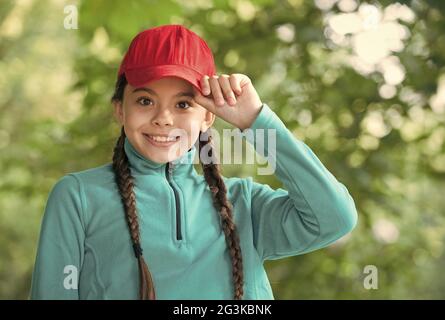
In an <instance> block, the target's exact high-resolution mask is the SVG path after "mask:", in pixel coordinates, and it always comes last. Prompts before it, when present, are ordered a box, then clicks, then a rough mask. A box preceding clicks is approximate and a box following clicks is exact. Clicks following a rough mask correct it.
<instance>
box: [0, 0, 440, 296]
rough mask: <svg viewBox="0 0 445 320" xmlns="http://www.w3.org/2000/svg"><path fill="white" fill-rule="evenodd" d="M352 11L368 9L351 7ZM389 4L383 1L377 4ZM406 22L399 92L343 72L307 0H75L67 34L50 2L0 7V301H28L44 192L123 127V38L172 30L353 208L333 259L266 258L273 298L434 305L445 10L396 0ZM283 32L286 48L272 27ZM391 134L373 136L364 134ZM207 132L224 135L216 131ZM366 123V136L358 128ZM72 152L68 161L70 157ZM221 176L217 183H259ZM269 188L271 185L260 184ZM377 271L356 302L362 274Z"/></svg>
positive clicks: (104, 154) (319, 15)
mask: <svg viewBox="0 0 445 320" xmlns="http://www.w3.org/2000/svg"><path fill="white" fill-rule="evenodd" d="M362 2H364V1H362ZM392 3H394V2H393V1H380V4H381V6H382V7H383V8H385V7H387V6H388V5H390V4H392ZM401 3H405V4H406V5H407V6H409V7H410V8H411V9H412V10H413V12H414V13H415V16H416V18H415V20H414V21H413V22H412V23H404V25H405V27H406V28H407V29H408V30H409V33H410V36H409V38H407V39H406V40H404V49H403V50H402V51H400V52H398V53H396V54H395V56H397V57H398V58H399V59H400V63H401V65H403V67H404V79H403V82H401V83H400V84H397V85H395V89H396V91H397V94H395V95H394V96H392V97H391V98H386V99H385V98H382V96H381V95H380V94H379V90H380V89H381V87H382V85H384V84H385V78H384V76H383V75H382V73H381V72H378V71H374V72H371V73H370V74H367V75H364V74H361V73H360V72H358V71H357V70H356V69H354V68H353V67H351V64H348V60H349V59H350V53H351V49H350V48H349V49H348V48H345V47H341V46H338V45H335V44H333V43H332V42H331V41H330V40H329V39H328V38H327V36H326V33H325V32H326V31H325V28H326V26H325V24H324V18H325V13H327V12H329V13H331V14H333V13H338V12H339V8H338V7H337V6H334V7H332V8H331V9H329V10H326V12H324V11H323V10H320V8H318V7H317V6H316V5H315V4H314V3H313V2H312V1H303V0H288V1H269V0H261V1H258V0H256V1H248V0H239V1H236V0H230V1H226V0H217V1H216V0H215V1H213V4H212V2H210V1H197V0H196V1H193V0H191V1H174V0H166V1H149V0H146V1H137V2H136V1H105V0H95V1H79V2H78V8H79V29H78V30H66V29H64V28H63V19H64V18H65V14H64V12H63V7H64V5H68V4H71V3H68V2H67V3H65V4H64V3H60V2H58V1H49V0H46V1H30V2H23V3H22V2H17V3H15V2H13V1H3V2H2V4H1V5H0V24H1V25H2V28H0V30H2V31H0V58H1V61H0V87H1V88H2V90H1V91H2V95H0V114H1V117H0V169H1V172H2V174H1V176H0V298H7V299H11V298H20V299H25V298H27V295H28V290H29V285H30V279H31V272H32V267H33V262H34V258H35V250H36V247H37V240H38V232H39V228H40V221H41V216H42V213H43V210H44V206H45V201H46V199H47V196H48V192H49V190H50V189H51V187H52V186H53V184H54V182H55V181H56V180H57V179H58V178H60V177H61V176H62V175H64V174H66V173H68V172H73V171H78V170H83V169H86V168H90V167H94V166H97V165H101V164H103V163H105V162H109V161H110V160H111V154H112V148H113V146H114V143H115V140H116V139H117V136H118V133H119V128H118V126H117V124H116V122H115V121H114V118H113V115H112V107H111V104H110V97H111V95H112V92H113V88H114V82H115V80H116V72H117V68H118V66H119V63H120V60H121V59H122V56H123V53H124V52H125V50H126V49H127V47H128V45H129V42H130V40H131V39H132V37H133V36H134V35H135V34H136V33H137V32H139V31H141V30H143V29H146V28H149V27H152V26H155V25H161V24H168V23H180V24H183V25H185V26H186V27H189V28H191V29H192V30H194V31H195V32H197V33H198V34H200V35H201V36H202V37H203V38H204V39H206V41H207V42H208V43H209V45H210V47H211V48H212V50H213V52H214V54H215V59H216V64H217V68H218V73H245V74H247V75H248V76H249V77H251V79H252V80H253V82H254V85H255V87H256V88H257V90H258V92H259V94H260V96H261V98H262V100H263V101H264V102H267V103H268V104H269V105H270V106H271V107H272V108H273V109H274V110H275V112H276V113H277V114H278V115H279V116H280V118H281V119H283V121H284V122H285V123H286V125H287V126H288V128H289V129H290V130H291V131H292V132H294V133H295V136H296V137H297V138H299V139H302V140H303V141H305V143H306V144H308V146H309V147H310V148H311V149H312V150H313V151H314V152H315V153H316V155H317V156H318V157H319V158H320V160H321V161H322V162H323V163H324V164H325V166H326V167H327V168H328V169H329V170H330V171H331V172H332V173H333V174H334V176H335V177H336V178H337V179H338V180H339V181H341V182H342V183H344V184H345V185H346V186H347V188H348V190H349V192H350V193H351V195H352V196H353V198H354V200H355V202H356V207H357V209H358V212H359V225H358V226H357V228H356V229H355V230H354V231H353V233H352V234H351V235H348V236H346V237H345V238H343V239H341V240H340V241H339V242H337V243H336V244H334V245H332V246H330V247H329V248H326V249H323V250H319V251H317V252H313V253H310V254H306V255H303V256H298V257H291V258H287V259H283V260H278V261H268V262H266V267H267V270H268V274H269V276H270V279H271V282H272V286H273V289H274V293H275V297H276V299H310V298H320V299H328V298H336V299H406V298H414V299H416V298H417V299H425V298H434V299H437V298H442V299H443V298H445V294H444V293H445V287H444V283H445V277H444V275H443V274H442V272H441V270H442V269H443V267H444V265H445V255H444V248H443V242H444V235H445V209H444V205H443V196H442V194H443V190H444V189H445V188H444V187H445V183H444V177H445V143H444V141H445V129H444V120H445V116H444V112H438V111H437V110H434V108H432V107H431V103H430V101H431V98H432V97H433V96H434V95H435V94H436V93H437V91H438V83H439V77H440V76H441V75H444V74H445V68H444V65H445V64H444V62H445V21H444V12H445V7H444V2H443V1H439V0H437V1H425V0H416V1H412V2H411V1H401ZM282 26H286V28H288V29H292V30H294V32H295V35H294V37H293V39H291V40H290V41H286V40H283V39H282V38H280V37H279V36H278V32H277V28H280V27H282ZM375 123H379V124H380V125H383V126H384V127H385V128H387V129H388V128H389V129H388V131H389V132H387V133H386V134H384V135H380V136H379V135H378V134H377V135H376V134H375V129H372V125H375ZM215 126H216V128H217V129H222V128H226V127H228V125H227V123H223V121H217V123H216V125H215ZM370 127H371V129H370ZM79 155H80V156H79ZM255 172H256V170H255V168H254V167H252V166H248V165H244V166H236V165H226V166H225V167H224V175H226V176H232V175H236V176H247V175H255ZM255 179H256V180H257V181H259V182H261V183H268V184H270V185H271V186H273V187H280V186H281V183H280V182H279V181H278V180H277V179H276V178H275V177H273V176H256V177H255ZM366 265H375V266H376V267H377V268H378V270H379V288H378V290H366V289H364V286H363V280H364V277H365V276H366V275H365V274H364V273H363V269H364V267H365V266H366Z"/></svg>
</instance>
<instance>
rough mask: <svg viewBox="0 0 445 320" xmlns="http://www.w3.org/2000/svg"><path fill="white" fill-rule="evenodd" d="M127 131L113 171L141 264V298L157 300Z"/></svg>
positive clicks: (117, 145)
mask: <svg viewBox="0 0 445 320" xmlns="http://www.w3.org/2000/svg"><path fill="white" fill-rule="evenodd" d="M124 142H125V131H124V127H122V129H121V135H120V137H119V139H118V140H117V143H116V146H115V148H114V154H113V171H114V175H115V179H116V183H117V185H118V188H119V193H120V195H121V198H122V203H123V205H124V208H125V216H126V218H127V223H128V227H129V229H130V235H131V240H132V242H133V249H134V254H135V256H136V259H138V265H139V279H140V293H139V295H140V299H142V300H147V299H148V300H155V299H156V296H155V290H154V285H153V280H152V278H151V274H150V271H148V267H147V264H146V263H145V260H144V257H143V256H142V248H141V243H140V233H139V221H138V216H137V212H136V196H135V194H134V182H133V177H132V175H131V171H130V168H129V165H128V158H127V155H126V154H125V151H124Z"/></svg>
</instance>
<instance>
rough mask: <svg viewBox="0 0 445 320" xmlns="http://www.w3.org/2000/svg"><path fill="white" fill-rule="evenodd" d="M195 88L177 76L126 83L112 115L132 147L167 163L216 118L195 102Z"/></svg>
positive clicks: (185, 149)
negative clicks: (139, 85) (143, 83)
mask: <svg viewBox="0 0 445 320" xmlns="http://www.w3.org/2000/svg"><path fill="white" fill-rule="evenodd" d="M194 94H195V89H194V87H193V86H192V85H191V84H190V83H189V82H187V81H185V80H183V79H180V78H177V77H164V78H161V79H159V80H155V81H151V82H149V83H147V84H146V85H144V86H142V87H137V88H136V87H133V86H131V85H130V84H127V85H126V87H125V90H124V99H123V101H119V102H114V103H113V104H114V109H115V116H116V118H117V120H118V121H119V123H120V124H121V125H123V126H124V131H125V134H126V136H127V138H128V140H129V141H130V143H131V144H132V145H133V146H134V148H135V149H136V150H137V151H138V152H139V153H140V154H141V155H143V156H144V157H146V158H148V159H150V160H152V161H155V162H158V163H166V162H169V161H173V160H175V159H177V158H179V157H181V156H182V155H183V154H184V153H186V152H187V151H188V150H189V149H190V148H191V147H192V145H193V144H194V143H195V142H196V140H197V139H198V137H199V132H200V131H202V132H205V131H206V130H207V129H208V128H210V127H211V126H212V124H213V122H214V121H215V115H214V114H213V113H211V112H210V111H208V110H207V109H205V108H204V107H202V106H201V105H199V104H197V103H196V102H195V101H194V100H193V97H194Z"/></svg>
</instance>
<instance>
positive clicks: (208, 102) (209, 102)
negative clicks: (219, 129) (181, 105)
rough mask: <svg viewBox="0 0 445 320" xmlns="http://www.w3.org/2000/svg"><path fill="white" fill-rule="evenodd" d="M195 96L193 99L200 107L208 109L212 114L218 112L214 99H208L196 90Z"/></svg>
mask: <svg viewBox="0 0 445 320" xmlns="http://www.w3.org/2000/svg"><path fill="white" fill-rule="evenodd" d="M194 93H195V96H194V97H193V101H194V102H196V103H197V104H199V105H200V106H202V107H204V108H206V109H207V110H209V111H210V112H212V113H215V112H216V106H215V103H214V102H213V99H212V98H207V97H205V96H203V95H202V94H201V92H199V91H198V90H196V89H194Z"/></svg>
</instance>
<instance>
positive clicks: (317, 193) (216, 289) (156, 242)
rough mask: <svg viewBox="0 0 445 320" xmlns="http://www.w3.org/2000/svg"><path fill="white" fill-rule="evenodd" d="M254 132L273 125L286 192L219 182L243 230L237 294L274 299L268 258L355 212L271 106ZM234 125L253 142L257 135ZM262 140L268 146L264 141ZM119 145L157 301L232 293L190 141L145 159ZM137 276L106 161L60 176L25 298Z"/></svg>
mask: <svg viewBox="0 0 445 320" xmlns="http://www.w3.org/2000/svg"><path fill="white" fill-rule="evenodd" d="M250 129H275V130H276V131H275V132H276V170H275V175H276V177H277V178H278V179H279V180H280V181H281V182H282V183H283V186H284V187H285V188H284V189H283V188H278V189H276V190H274V189H272V188H271V187H270V186H268V185H266V184H260V183H256V182H254V181H253V179H252V178H251V177H247V178H237V177H233V178H226V177H224V176H223V179H224V181H225V183H226V187H227V196H228V199H229V200H230V201H231V203H232V204H233V215H234V221H235V223H236V226H237V229H238V232H239V236H240V245H241V251H242V256H243V266H244V299H274V296H273V293H272V289H271V286H270V283H269V281H268V278H267V274H266V272H265V269H264V266H263V263H264V261H265V260H275V259H280V258H285V257H289V256H294V255H299V254H304V253H307V252H310V251H313V250H316V249H320V248H323V247H326V246H327V245H329V244H331V243H332V242H334V241H335V240H337V239H339V238H340V237H342V236H344V235H345V234H347V233H348V232H350V231H351V230H352V229H353V228H354V227H355V225H356V223H357V211H356V207H355V203H354V200H353V199H352V197H351V195H350V194H349V192H348V190H347V188H346V187H345V186H344V185H343V184H342V183H340V182H338V181H337V180H336V178H335V177H334V176H333V175H332V174H331V173H330V172H329V171H328V170H327V169H326V168H325V167H324V165H323V164H322V163H321V162H320V160H319V159H318V158H317V156H316V155H315V154H314V153H313V152H312V150H311V149H310V148H309V147H308V146H307V145H306V144H305V143H304V142H302V141H300V140H298V139H297V138H295V137H294V135H293V134H292V133H291V132H290V131H289V130H288V129H287V128H286V126H285V125H284V123H283V122H282V121H281V119H280V118H279V117H278V116H277V115H276V113H275V112H274V111H273V110H272V109H271V108H270V107H269V106H268V105H267V104H263V105H262V108H261V110H260V113H259V114H258V116H257V118H256V119H255V121H254V122H253V124H252V125H251V127H250ZM238 133H239V134H240V135H241V136H242V137H243V138H242V139H246V141H248V142H249V143H250V144H251V145H252V146H253V147H254V148H256V140H257V136H256V135H253V136H249V135H243V133H245V130H244V131H241V130H239V131H238ZM265 137H266V138H267V137H268V135H267V134H265ZM264 147H265V151H266V152H265V154H268V152H269V151H270V152H273V151H274V150H268V149H270V147H269V140H267V139H266V140H265V143H264ZM255 150H256V151H258V150H257V149H255ZM125 152H126V154H127V156H128V159H129V163H130V168H131V171H132V174H133V176H134V177H135V194H136V201H137V210H138V214H139V219H140V232H141V245H142V249H143V252H144V257H145V259H146V262H147V264H148V267H149V269H150V272H151V275H152V277H153V281H154V285H155V290H156V295H157V299H233V292H234V290H233V280H232V263H231V259H230V255H229V252H228V247H227V245H226V240H225V237H224V232H223V231H222V228H221V226H220V218H219V214H218V213H217V212H216V210H215V208H214V206H213V204H212V198H211V192H210V190H209V187H208V185H207V183H206V182H205V180H204V177H203V176H202V175H200V174H198V173H197V171H196V170H195V167H194V165H193V161H192V160H193V159H195V154H196V147H195V146H193V147H192V148H191V149H190V150H189V151H188V152H187V153H185V154H184V155H183V156H182V157H181V158H180V159H177V160H176V161H173V162H170V163H167V164H165V163H164V164H160V163H157V162H153V161H151V160H150V159H146V158H144V157H143V156H142V155H141V154H139V153H138V152H137V151H136V149H134V147H133V146H132V145H131V143H130V142H129V140H128V139H126V140H125ZM189 160H190V161H189ZM169 169H170V170H169ZM138 272H139V271H138V264H137V260H136V258H135V256H134V253H133V248H132V244H131V239H130V233H129V231H128V226H127V223H126V220H125V215H124V208H123V205H122V203H121V200H120V196H119V193H118V189H117V185H116V184H115V180H114V174H113V171H112V165H111V163H108V164H105V165H102V166H99V167H96V168H91V169H88V170H84V171H80V172H75V173H69V174H67V175H65V176H63V177H62V178H61V179H60V180H59V181H58V182H57V183H56V184H55V185H54V187H53V188H52V190H51V192H50V194H49V197H48V201H47V204H46V207H45V212H44V216H43V220H42V225H41V233H40V239H39V244H38V250H37V255H36V262H35V266H34V271H33V276H32V286H31V293H30V298H31V299H138V293H139V273H138Z"/></svg>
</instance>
